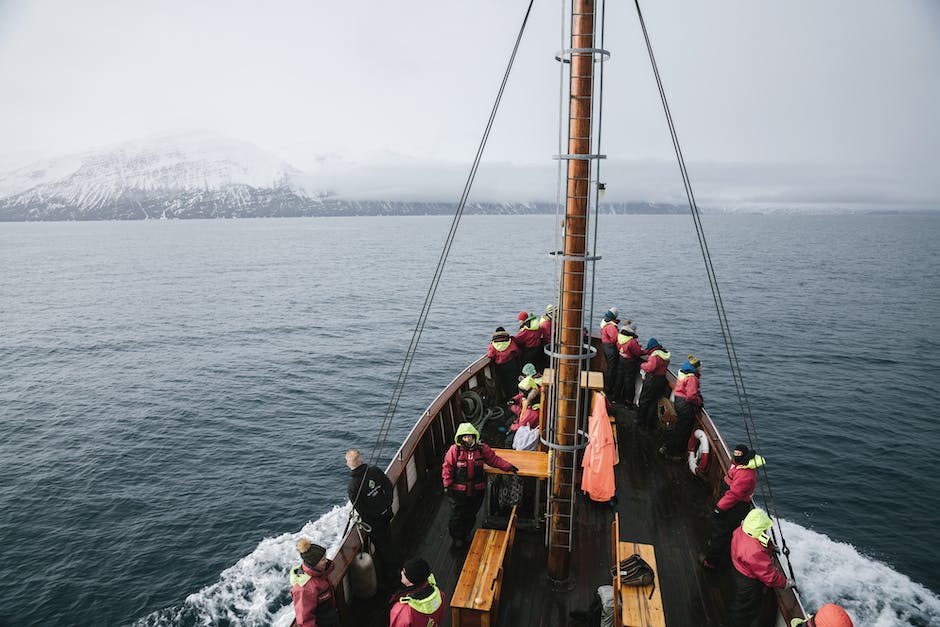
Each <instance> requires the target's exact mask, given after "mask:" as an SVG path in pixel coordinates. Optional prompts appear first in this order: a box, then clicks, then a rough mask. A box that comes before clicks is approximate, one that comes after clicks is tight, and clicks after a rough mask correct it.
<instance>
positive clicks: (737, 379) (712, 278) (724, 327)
mask: <svg viewBox="0 0 940 627" xmlns="http://www.w3.org/2000/svg"><path fill="white" fill-rule="evenodd" d="M634 4H635V6H636V12H637V17H638V18H639V21H640V26H641V28H642V30H643V37H644V39H645V41H646V49H647V52H648V53H649V57H650V64H651V66H652V69H653V74H654V76H655V78H656V84H657V87H658V89H659V95H660V99H661V100H662V104H663V110H664V112H665V115H666V122H667V124H668V125H669V133H670V136H671V138H672V143H673V149H674V150H675V153H676V159H677V160H678V163H679V170H680V172H681V175H682V181H683V185H684V186H685V192H686V197H687V199H688V202H689V210H690V212H691V214H692V220H693V222H694V224H695V233H696V236H697V238H698V242H699V247H700V248H701V250H702V257H703V259H704V261H705V270H706V274H707V275H708V283H709V287H710V289H711V292H712V300H713V301H714V303H715V309H716V311H717V314H718V321H719V326H720V327H721V334H722V338H723V339H724V342H725V351H726V352H727V355H728V361H729V365H730V368H731V375H732V380H733V381H734V386H735V392H736V394H737V398H738V403H739V405H740V408H741V412H742V414H743V416H744V430H745V433H746V435H747V439H748V443H749V445H750V446H751V449H752V450H756V449H757V448H759V446H760V442H759V440H758V437H757V426H756V424H755V423H754V417H753V414H752V412H751V404H750V400H749V399H748V396H747V389H746V387H745V385H744V375H743V372H742V370H741V365H740V361H739V359H738V354H737V349H736V348H735V345H734V339H733V336H732V334H731V326H730V323H729V321H728V315H727V311H726V310H725V306H724V300H723V299H722V297H721V291H720V289H719V286H718V277H717V274H716V273H715V268H714V265H713V263H712V259H711V253H710V251H709V249H708V242H707V241H706V239H705V231H704V228H703V226H702V219H701V213H700V212H699V208H698V204H697V203H696V201H695V194H694V193H693V191H692V184H691V179H690V177H689V173H688V169H687V168H686V165H685V159H684V157H683V155H682V149H681V147H680V145H679V139H678V134H677V132H676V128H675V124H674V122H673V118H672V112H671V111H670V109H669V103H668V101H667V98H666V92H665V89H664V88H663V83H662V78H661V76H660V74H659V67H658V66H657V64H656V58H655V55H654V54H653V47H652V44H651V42H650V37H649V32H648V31H647V28H646V22H645V20H644V19H643V12H642V10H641V9H640V2H639V0H634ZM758 472H760V473H762V475H763V479H764V481H763V482H762V483H760V491H761V498H762V500H763V502H764V506H765V507H768V505H769V507H768V509H772V510H773V516H774V518H775V519H776V521H777V528H778V530H779V532H780V547H781V552H782V553H783V555H784V557H785V558H786V562H787V570H788V571H789V573H790V579H791V581H792V580H795V575H794V572H793V565H792V564H791V562H790V549H789V547H787V542H786V538H785V537H784V535H783V526H782V525H781V521H780V514H779V512H778V510H777V503H776V500H775V499H774V495H773V488H772V486H771V482H770V475H769V474H768V471H767V467H766V466H761V467H760V468H759V470H758ZM765 484H766V490H767V492H766V494H765V492H764V485H765ZM772 532H773V530H772ZM774 540H776V538H774Z"/></svg>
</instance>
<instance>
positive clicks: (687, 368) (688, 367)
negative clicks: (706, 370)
mask: <svg viewBox="0 0 940 627" xmlns="http://www.w3.org/2000/svg"><path fill="white" fill-rule="evenodd" d="M679 370H681V371H682V372H698V368H696V367H695V366H693V365H692V362H691V361H689V360H688V359H686V360H685V363H684V364H682V367H681V368H679Z"/></svg>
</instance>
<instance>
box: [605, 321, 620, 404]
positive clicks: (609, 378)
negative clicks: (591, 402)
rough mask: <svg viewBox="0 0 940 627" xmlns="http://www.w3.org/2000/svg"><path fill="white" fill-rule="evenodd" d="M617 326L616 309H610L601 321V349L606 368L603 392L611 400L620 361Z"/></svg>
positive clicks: (618, 323)
mask: <svg viewBox="0 0 940 627" xmlns="http://www.w3.org/2000/svg"><path fill="white" fill-rule="evenodd" d="M619 326H620V320H619V319H618V318H617V308H616V307H611V308H610V309H608V310H607V313H605V314H604V319H603V320H601V347H602V348H603V349H604V360H605V361H606V362H607V367H606V368H605V369H604V392H605V393H606V394H607V398H611V399H612V398H613V397H614V388H615V387H616V385H617V367H618V365H619V364H618V361H619V360H620V355H619V353H618V352H617V334H618V333H619V332H620V331H619V328H618V327H619Z"/></svg>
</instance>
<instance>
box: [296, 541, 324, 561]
mask: <svg viewBox="0 0 940 627" xmlns="http://www.w3.org/2000/svg"><path fill="white" fill-rule="evenodd" d="M297 551H298V552H299V553H300V558H301V559H302V560H303V561H304V564H306V565H307V566H310V567H314V566H316V565H317V564H319V563H320V560H322V559H323V556H324V555H326V549H324V548H323V547H322V546H320V545H319V544H314V543H313V542H311V541H310V540H308V539H307V538H301V539H300V540H298V541H297Z"/></svg>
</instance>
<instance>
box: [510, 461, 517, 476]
mask: <svg viewBox="0 0 940 627" xmlns="http://www.w3.org/2000/svg"><path fill="white" fill-rule="evenodd" d="M509 472H511V473H512V474H514V475H518V474H519V469H518V468H516V467H515V466H513V465H512V464H510V465H509Z"/></svg>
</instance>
